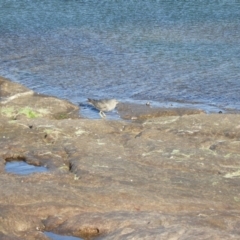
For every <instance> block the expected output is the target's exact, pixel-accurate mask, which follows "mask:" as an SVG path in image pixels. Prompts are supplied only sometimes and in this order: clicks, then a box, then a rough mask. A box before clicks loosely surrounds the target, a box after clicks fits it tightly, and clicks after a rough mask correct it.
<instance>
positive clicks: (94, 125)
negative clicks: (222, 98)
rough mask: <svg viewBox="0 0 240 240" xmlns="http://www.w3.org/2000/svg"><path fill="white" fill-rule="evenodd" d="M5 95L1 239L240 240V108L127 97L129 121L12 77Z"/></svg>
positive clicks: (3, 85) (0, 134)
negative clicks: (11, 169)
mask: <svg viewBox="0 0 240 240" xmlns="http://www.w3.org/2000/svg"><path fill="white" fill-rule="evenodd" d="M0 97H1V102H0V104H1V105H0V172H1V174H0V186H1V187H0V196H1V197H0V239H3V240H4V239H7V240H10V239H11V240H15V239H16V240H20V239H22V240H23V239H24V240H32V239H40V240H46V239H49V238H48V237H47V236H46V235H45V234H44V231H50V232H54V233H58V234H61V235H71V236H77V237H81V238H83V239H122V240H126V239H162V240H165V239H166V240H169V239H184V240H185V239H213V240H214V239H216V240H217V239H240V229H239V226H240V218H239V216H240V186H239V183H240V115H238V114H205V113H203V112H202V111H200V110H189V109H152V108H149V107H148V106H140V105H139V106H132V105H131V104H125V103H122V104H120V105H119V107H118V112H119V114H120V116H121V117H122V119H123V120H121V121H109V120H107V119H106V120H104V119H99V120H91V119H84V118H81V116H79V107H78V106H75V105H73V104H72V103H70V102H68V101H66V100H61V99H57V98H55V97H50V96H44V95H39V94H36V93H34V92H33V91H31V90H30V89H27V88H26V87H23V86H21V85H20V84H17V83H13V82H11V81H9V80H7V79H4V78H0ZM125 119H127V120H125ZM13 160H19V161H25V162H27V163H29V164H32V165H36V166H46V167H47V168H48V169H49V171H48V172H45V173H33V174H30V175H26V176H23V175H16V174H13V173H7V172H6V171H5V164H6V162H8V161H13Z"/></svg>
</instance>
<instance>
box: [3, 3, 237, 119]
mask: <svg viewBox="0 0 240 240" xmlns="http://www.w3.org/2000/svg"><path fill="white" fill-rule="evenodd" d="M0 16H1V18H0V53H1V58H0V75H2V76H5V77H8V78H10V79H12V80H14V81H17V82H20V83H22V84H24V85H26V86H28V87H30V88H31V89H33V90H35V91H37V92H40V93H44V94H50V95H55V96H57V97H61V98H66V99H68V100H70V101H72V102H74V103H81V104H83V105H84V104H86V99H87V98H88V97H91V98H94V97H95V98H110V97H114V98H117V99H118V100H120V101H123V102H126V101H130V102H139V101H140V102H141V101H142V102H145V101H151V102H153V104H154V105H156V106H166V107H168V106H171V104H172V105H175V106H191V107H198V108H203V109H205V110H207V111H218V110H220V109H221V110H222V109H228V108H230V109H236V110H240V94H239V90H240V71H239V67H240V2H239V1H233V0H232V1H220V0H218V1H197V2H196V1H183V0H181V1H160V0H159V1H156V0H155V1H153V0H151V1H143V0H142V1H141V0H140V1H134V0H132V1H127V0H125V1H86V0H85V1H78V0H75V1H67V0H52V1H46V0H41V1H40V0H38V1H28V0H22V1H17V0H2V1H1V3H0ZM83 113H84V114H85V115H86V116H90V117H94V118H95V117H97V116H96V112H92V109H87V110H86V109H85V110H83Z"/></svg>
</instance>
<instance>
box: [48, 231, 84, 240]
mask: <svg viewBox="0 0 240 240" xmlns="http://www.w3.org/2000/svg"><path fill="white" fill-rule="evenodd" d="M44 233H45V234H46V235H47V236H48V237H49V238H51V239H52V240H81V239H82V238H78V237H72V236H62V235H58V234H55V233H52V232H44Z"/></svg>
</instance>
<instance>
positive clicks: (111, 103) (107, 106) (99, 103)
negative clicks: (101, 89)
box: [88, 98, 118, 118]
mask: <svg viewBox="0 0 240 240" xmlns="http://www.w3.org/2000/svg"><path fill="white" fill-rule="evenodd" d="M88 102H89V103H90V104H91V105H93V106H94V107H95V108H96V109H98V110H99V111H100V112H99V115H100V116H101V117H102V118H105V117H106V114H105V113H104V112H109V111H112V110H113V109H114V108H115V107H116V106H117V104H118V101H117V100H116V99H101V100H96V99H91V98H88Z"/></svg>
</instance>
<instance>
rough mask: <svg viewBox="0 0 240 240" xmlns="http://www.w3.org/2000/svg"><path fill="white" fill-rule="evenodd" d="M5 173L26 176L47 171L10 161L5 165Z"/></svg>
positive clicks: (39, 167)
mask: <svg viewBox="0 0 240 240" xmlns="http://www.w3.org/2000/svg"><path fill="white" fill-rule="evenodd" d="M5 171H6V172H8V173H14V174H20V175H28V174H31V173H37V172H47V171H48V170H47V168H46V167H42V166H33V165H30V164H27V163H26V162H24V161H11V162H7V163H6V165H5Z"/></svg>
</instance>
